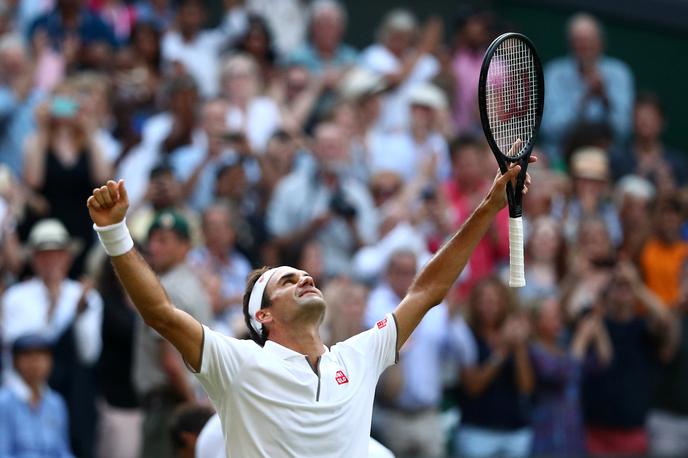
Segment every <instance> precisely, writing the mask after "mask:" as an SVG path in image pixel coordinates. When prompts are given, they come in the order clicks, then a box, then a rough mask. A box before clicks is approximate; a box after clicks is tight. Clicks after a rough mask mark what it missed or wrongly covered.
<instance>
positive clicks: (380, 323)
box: [377, 318, 387, 329]
mask: <svg viewBox="0 0 688 458" xmlns="http://www.w3.org/2000/svg"><path fill="white" fill-rule="evenodd" d="M385 326H387V318H385V319H384V320H380V321H378V322H377V328H378V329H382V328H384V327H385Z"/></svg>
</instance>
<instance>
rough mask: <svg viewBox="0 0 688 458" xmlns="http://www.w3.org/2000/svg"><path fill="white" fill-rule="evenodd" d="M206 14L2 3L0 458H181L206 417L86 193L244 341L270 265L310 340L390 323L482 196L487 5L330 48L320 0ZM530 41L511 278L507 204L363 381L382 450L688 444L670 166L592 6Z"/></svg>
mask: <svg viewBox="0 0 688 458" xmlns="http://www.w3.org/2000/svg"><path fill="white" fill-rule="evenodd" d="M223 6H224V11H223V12H222V17H221V18H219V20H217V21H214V22H217V23H218V24H219V25H217V26H216V27H214V28H207V27H205V25H206V24H207V23H208V22H209V21H208V20H209V11H208V10H207V9H206V6H205V4H204V3H203V2H200V1H198V0H180V1H178V2H172V1H170V0H148V1H146V0H141V1H139V2H128V1H124V0H40V1H39V0H6V1H5V2H4V3H3V4H2V5H1V6H0V293H1V294H2V296H1V297H2V307H1V313H0V335H1V338H2V388H1V389H0V456H2V457H29V456H31V457H34V456H60V457H69V456H76V457H82V458H91V457H96V456H97V457H99V458H134V457H138V456H142V457H146V458H148V457H151V458H152V457H155V458H160V457H175V456H179V457H193V456H194V447H195V442H196V437H197V436H198V434H199V432H200V431H201V428H202V427H203V424H204V423H205V422H206V420H207V419H208V418H209V417H210V416H211V415H212V408H211V406H209V404H208V401H207V398H205V396H204V394H203V392H202V390H201V389H200V387H199V386H198V385H197V383H196V382H195V381H194V380H193V378H192V377H191V374H190V373H189V371H188V370H187V368H186V367H185V365H184V362H183V361H182V360H181V358H180V357H179V355H178V354H177V353H176V352H175V351H174V349H173V348H172V347H171V346H170V345H169V344H167V343H166V342H165V341H163V340H162V339H161V338H160V336H159V335H157V334H156V333H155V332H153V331H152V330H151V329H149V328H147V327H146V326H145V325H144V323H143V322H142V320H141V319H140V318H139V317H138V315H137V314H136V313H135V310H134V308H133V305H132V304H131V302H130V300H129V298H128V297H127V295H126V294H124V293H123V291H122V290H121V289H120V287H119V284H118V282H117V279H116V276H115V274H114V271H113V269H112V267H111V265H110V264H109V262H108V260H107V259H106V256H105V254H104V252H103V251H102V249H101V248H100V247H99V246H98V245H97V244H94V234H93V231H92V227H91V223H90V219H89V217H88V213H87V210H86V205H85V202H86V199H87V197H88V196H89V195H90V193H91V191H92V189H93V188H94V187H95V186H99V185H101V184H102V183H103V182H104V181H105V180H106V179H108V178H124V179H125V180H126V186H127V188H128V190H129V197H130V201H131V210H130V212H129V216H128V220H127V223H128V225H129V227H130V230H131V232H132V234H133V236H134V238H135V240H136V242H137V243H138V244H139V247H140V249H141V250H142V252H143V253H144V254H145V256H146V259H147V261H148V262H149V263H150V264H151V266H152V268H153V270H154V271H155V272H156V273H157V274H158V275H159V277H160V279H161V281H162V284H163V285H164V286H165V288H166V290H167V293H168V295H169V296H170V298H171V299H172V301H173V302H174V304H175V305H176V306H177V307H180V308H182V309H184V310H186V311H187V312H189V313H190V314H191V315H193V316H194V317H195V318H196V319H198V320H199V321H201V322H203V323H205V324H208V325H210V326H211V327H213V328H214V329H217V330H220V331H221V332H223V333H225V334H227V335H229V336H234V337H238V338H245V337H246V336H247V328H246V323H245V322H244V315H243V311H242V308H241V303H242V295H243V291H244V286H245V281H246V277H247V275H248V273H249V272H250V271H251V269H252V268H255V267H260V266H263V265H279V264H290V265H293V266H296V267H299V268H302V269H304V270H306V271H308V272H309V273H310V274H311V275H312V276H313V277H314V278H315V280H316V282H317V284H318V285H319V287H320V288H321V289H322V290H323V291H324V294H325V296H326V298H327V301H328V305H329V309H328V312H327V317H326V320H325V322H324V323H323V335H324V336H326V340H327V342H328V343H334V342H337V341H340V340H343V339H346V338H348V337H349V336H351V335H353V334H356V333H358V332H360V331H362V330H364V329H366V328H367V327H370V326H372V325H374V323H375V322H376V321H377V320H378V319H380V318H381V317H382V316H383V315H384V314H386V313H388V312H390V311H391V310H393V309H394V307H395V306H396V305H397V304H398V302H399V301H400V298H402V297H403V296H404V294H405V291H406V290H407V288H408V287H409V285H410V284H411V282H412V281H413V278H414V275H415V273H416V272H417V271H418V268H419V266H421V265H422V264H423V263H424V262H425V261H426V260H427V259H428V258H429V257H430V256H431V255H432V253H433V252H434V251H436V250H437V249H438V248H439V246H441V244H442V243H443V241H445V240H446V239H447V238H448V237H449V236H450V235H451V234H453V233H454V232H455V231H456V230H457V229H458V228H459V227H460V226H461V225H462V223H463V222H464V221H465V220H466V219H467V218H468V217H469V215H470V214H471V212H472V211H473V210H474V209H475V207H476V205H477V204H478V203H479V202H480V200H481V199H482V197H483V196H484V194H485V193H486V191H487V190H488V189H489V186H490V184H491V182H492V180H493V178H494V176H495V172H496V164H495V162H494V159H493V158H492V155H491V153H490V151H489V148H488V147H487V145H486V143H485V141H484V138H483V136H482V132H481V128H480V121H479V114H478V108H477V86H478V85H477V81H478V75H479V72H480V64H481V61H482V56H483V53H484V51H485V49H486V47H487V45H488V44H489V43H490V41H491V40H492V39H493V38H494V37H496V36H497V35H498V34H499V33H501V32H503V31H506V28H507V26H505V25H504V24H505V23H504V21H502V20H500V18H499V17H497V16H496V15H495V14H493V13H491V12H490V11H484V10H471V9H462V10H460V11H459V13H458V14H457V17H456V18H455V21H454V22H452V21H451V20H448V21H444V22H443V21H442V20H440V19H438V18H429V19H427V20H425V21H424V22H421V21H420V20H419V19H418V18H417V17H416V16H415V15H414V13H413V12H412V11H408V10H404V9H397V10H393V11H389V12H388V13H387V14H386V15H385V16H384V17H381V18H380V20H379V27H378V30H377V33H376V35H375V37H376V39H375V42H374V43H370V45H369V46H367V47H365V48H364V49H356V48H354V47H352V46H350V45H348V44H347V43H346V42H345V41H343V39H344V36H345V34H346V31H347V26H348V23H349V22H350V21H354V20H355V18H350V17H348V16H347V11H346V9H345V7H344V4H343V3H339V2H337V1H335V0H313V1H305V0H225V1H224V4H223ZM508 28H509V29H513V28H514V26H513V25H511V26H508ZM552 40H567V44H568V47H569V53H568V54H567V55H566V56H565V57H562V58H560V59H556V60H554V61H552V62H547V63H546V65H545V81H546V102H545V111H544V117H543V121H542V129H541V137H540V138H541V141H540V143H539V146H538V148H537V150H536V153H535V154H537V155H538V157H539V161H538V162H537V163H535V164H533V165H532V166H531V167H530V169H529V171H530V173H531V175H532V177H533V185H532V187H531V190H530V192H529V193H528V194H527V196H526V198H525V212H524V219H525V227H526V280H527V286H526V287H524V288H521V289H518V290H513V289H510V288H508V287H507V286H505V283H504V279H505V272H506V271H507V270H508V229H507V226H508V224H507V216H508V214H507V212H506V210H505V211H503V212H502V213H501V214H500V215H499V216H498V218H497V219H496V220H495V222H494V224H493V226H492V228H491V229H490V231H489V233H488V234H487V235H486V236H485V237H484V239H483V240H482V241H481V242H480V244H479V245H478V247H477V248H476V250H475V253H474V254H473V256H472V258H471V260H470V262H469V265H468V266H467V267H466V269H465V272H464V273H463V274H462V276H461V277H460V279H459V280H458V281H457V283H456V285H455V288H453V290H452V292H451V293H450V294H449V295H448V296H447V297H446V299H445V301H444V302H443V303H442V304H440V305H438V306H437V307H435V308H434V309H432V310H431V311H430V313H428V315H427V316H426V317H425V318H424V319H423V321H422V322H421V324H420V326H419V328H418V329H417V330H416V332H415V333H414V334H413V336H412V337H411V338H410V340H409V341H408V342H407V343H406V344H405V346H404V347H403V348H402V350H401V355H400V362H399V364H398V365H396V366H394V367H392V368H390V369H389V370H388V371H387V372H386V373H385V374H384V375H383V377H382V379H381V381H380V385H379V393H378V396H377V400H376V405H375V409H374V415H373V425H372V433H371V434H372V436H373V437H375V438H377V439H378V440H379V441H380V442H382V443H383V444H384V445H385V446H386V447H388V448H389V449H391V450H392V451H393V452H394V453H395V454H396V455H397V456H400V457H404V456H408V457H441V456H465V457H487V456H514V457H522V456H530V455H535V456H571V455H575V456H580V455H583V454H585V453H589V454H592V455H611V454H613V455H616V454H636V455H642V454H645V453H654V454H657V455H661V456H688V328H686V326H688V224H686V214H687V210H688V187H686V186H687V185H688V165H687V164H688V162H687V160H688V156H686V154H685V153H683V152H680V151H676V150H675V149H673V148H672V147H671V146H670V145H666V144H664V142H663V140H662V133H663V128H664V124H665V118H664V111H663V108H662V101H660V100H658V99H657V97H656V96H654V95H653V94H652V93H645V92H642V91H637V90H636V88H635V87H634V79H633V71H632V69H631V68H629V67H628V66H627V65H626V64H625V63H624V62H622V61H620V60H619V59H615V58H614V57H612V56H608V55H607V54H606V53H605V49H604V44H605V43H604V31H603V30H602V26H601V24H600V22H599V21H598V20H597V19H596V18H595V17H593V16H591V15H588V14H582V13H581V14H577V15H574V16H572V17H571V19H570V21H569V23H568V25H567V28H566V30H565V31H562V34H561V37H560V36H558V35H557V36H552ZM643 89H645V88H643ZM664 102H667V103H671V102H672V101H670V100H667V101H664ZM682 331H683V332H682ZM213 422H217V420H216V419H215V420H211V423H213ZM212 451H213V452H215V453H220V454H221V453H222V451H221V447H220V448H219V449H218V447H215V448H214V449H212ZM197 456H198V458H207V457H209V456H211V455H207V454H202V453H199V454H198V455H197Z"/></svg>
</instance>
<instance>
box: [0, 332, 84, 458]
mask: <svg viewBox="0 0 688 458" xmlns="http://www.w3.org/2000/svg"><path fill="white" fill-rule="evenodd" d="M12 361H13V367H14V371H13V372H12V374H10V375H9V376H8V377H7V379H6V380H5V382H4V383H3V386H2V388H0V412H2V421H0V456H3V457H29V456H32V457H33V456H36V457H37V456H46V457H47V456H51V457H59V458H68V457H72V456H73V455H72V453H71V450H70V446H69V430H68V428H69V425H68V414H67V408H66V405H65V402H64V400H63V399H62V396H60V395H59V394H58V393H57V392H55V391H53V390H52V389H51V388H50V387H49V386H48V384H47V382H48V377H49V376H50V372H51V369H52V365H53V355H52V342H51V340H50V339H48V338H46V337H45V336H44V335H42V334H38V333H29V334H23V335H21V336H19V337H17V339H15V340H14V342H12Z"/></svg>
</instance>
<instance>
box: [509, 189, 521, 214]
mask: <svg viewBox="0 0 688 458" xmlns="http://www.w3.org/2000/svg"><path fill="white" fill-rule="evenodd" d="M517 188H521V187H520V186H517ZM506 200H507V202H508V203H509V217H510V218H520V217H522V216H523V204H522V202H521V199H520V198H517V197H516V193H515V192H514V187H513V186H512V184H511V183H507V184H506Z"/></svg>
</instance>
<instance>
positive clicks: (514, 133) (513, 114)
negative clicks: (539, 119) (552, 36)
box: [485, 38, 538, 157]
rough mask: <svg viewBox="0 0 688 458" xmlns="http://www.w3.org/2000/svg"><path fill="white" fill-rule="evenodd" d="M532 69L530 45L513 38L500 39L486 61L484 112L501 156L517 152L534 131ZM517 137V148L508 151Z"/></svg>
mask: <svg viewBox="0 0 688 458" xmlns="http://www.w3.org/2000/svg"><path fill="white" fill-rule="evenodd" d="M535 72H536V70H535V62H534V56H533V54H532V52H531V50H530V48H529V47H528V45H526V44H525V43H524V42H523V41H521V40H519V39H517V38H508V39H506V40H504V41H503V42H502V43H501V44H500V45H499V47H498V48H497V49H496V50H495V53H494V56H493V57H492V61H491V62H490V66H489V69H488V72H487V81H486V92H485V94H486V102H487V114H488V120H489V123H490V129H491V131H492V135H493V137H494V140H495V142H496V143H497V146H498V147H499V150H500V151H501V152H502V153H503V154H504V155H505V156H512V157H513V156H518V155H519V154H520V153H521V151H522V150H523V148H524V147H525V145H527V144H528V142H529V141H530V139H531V137H532V136H533V133H534V131H535V125H536V113H537V106H538V87H537V78H536V73H535ZM517 139H521V142H522V143H521V148H519V149H518V150H516V151H512V146H513V144H514V142H515V141H516V140H517Z"/></svg>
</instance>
